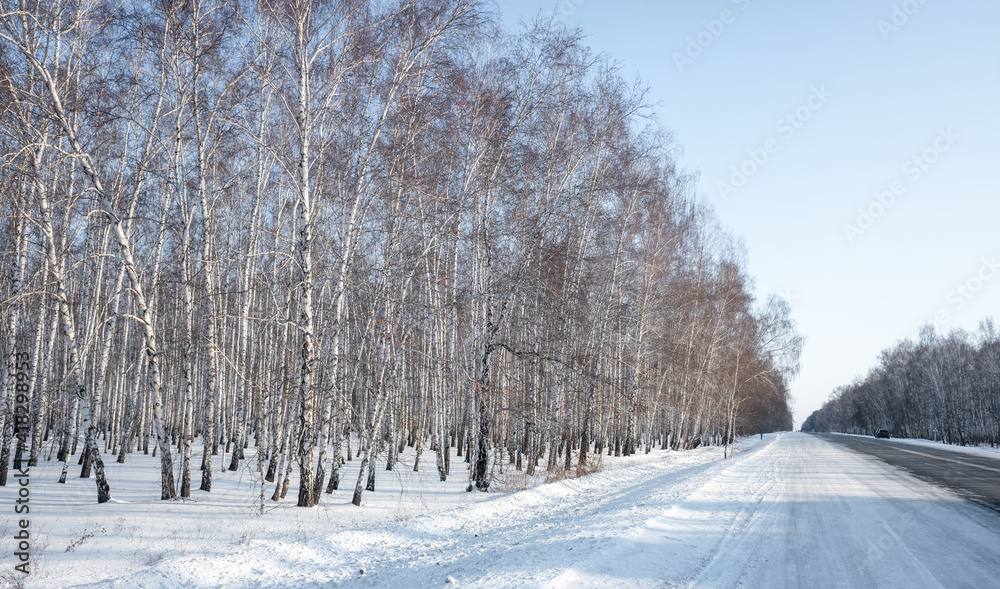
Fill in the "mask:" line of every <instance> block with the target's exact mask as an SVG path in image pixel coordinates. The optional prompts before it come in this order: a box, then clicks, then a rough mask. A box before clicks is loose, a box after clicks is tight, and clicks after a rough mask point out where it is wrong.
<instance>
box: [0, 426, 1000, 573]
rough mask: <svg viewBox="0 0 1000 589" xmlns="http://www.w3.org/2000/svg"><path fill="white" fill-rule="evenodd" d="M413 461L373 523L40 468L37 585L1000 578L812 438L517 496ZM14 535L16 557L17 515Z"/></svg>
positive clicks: (932, 521)
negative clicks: (104, 486) (416, 467)
mask: <svg viewBox="0 0 1000 589" xmlns="http://www.w3.org/2000/svg"><path fill="white" fill-rule="evenodd" d="M402 459H403V461H402V462H401V464H400V465H399V466H398V467H397V470H396V471H394V472H385V471H383V472H381V473H380V475H379V482H378V486H377V491H376V492H374V493H369V494H368V495H367V496H366V497H367V499H366V503H365V505H364V506H362V507H360V508H357V507H354V506H353V505H351V504H350V499H351V497H350V492H349V491H338V492H336V493H335V494H333V495H325V496H324V502H323V503H322V504H321V505H320V506H319V507H318V508H315V509H301V508H295V507H293V506H292V504H293V503H294V502H293V501H290V500H287V501H285V502H283V503H280V504H275V503H272V502H270V500H269V498H268V499H267V500H265V502H264V505H265V513H264V514H263V515H262V516H261V515H259V507H260V497H259V496H258V494H257V493H259V489H260V487H259V479H256V478H255V473H254V472H253V470H252V469H249V467H248V470H246V471H242V472H240V473H227V475H226V476H220V477H218V485H219V487H220V488H219V491H221V492H216V491H214V490H213V492H212V493H211V496H209V495H207V494H202V495H198V496H196V498H195V499H194V500H190V501H183V502H162V501H153V500H149V499H148V497H150V496H152V495H153V492H154V491H155V490H156V489H157V485H158V484H159V480H158V471H157V470H156V466H155V464H153V462H154V461H151V460H150V461H148V463H149V464H146V463H145V462H147V461H143V465H142V466H138V465H133V464H128V463H127V464H124V465H119V464H114V465H112V466H113V468H112V471H111V476H112V477H113V480H114V481H116V482H118V485H117V486H116V487H115V500H114V501H113V502H111V503H108V504H105V505H96V504H93V502H92V495H93V489H92V488H91V487H92V485H93V482H92V481H87V480H81V479H71V480H70V481H69V484H68V485H58V484H57V483H55V482H54V481H55V480H56V479H57V476H55V475H57V473H56V472H55V471H54V470H53V469H54V468H55V467H54V466H46V465H42V466H40V467H36V468H34V469H33V480H32V495H31V506H32V508H31V517H32V519H33V521H32V526H33V529H34V530H35V536H34V544H33V551H34V554H33V559H32V562H33V565H32V566H33V567H34V568H35V572H36V574H35V575H34V576H33V577H31V580H30V585H29V586H31V587H39V588H55V587H95V588H96V587H108V588H112V587H113V588H121V589H125V588H129V589H132V588H137V587H143V588H145V587H149V588H157V587H163V588H172V587H219V586H223V587H329V586H337V587H489V588H496V587H567V588H569V587H706V588H707V587H711V588H715V587H873V588H875V587H877V588H880V589H881V588H888V587H900V588H903V587H905V588H913V587H990V586H996V579H997V571H1000V517H998V516H997V514H996V513H994V512H993V511H990V510H988V509H986V508H984V507H981V506H978V505H976V504H973V503H969V502H966V501H963V500H961V499H960V498H958V497H957V496H955V495H954V494H952V493H951V492H949V491H946V490H944V489H941V488H937V487H935V486H933V485H930V484H928V483H925V482H923V481H920V480H918V479H916V478H914V477H912V476H910V475H908V474H906V473H904V472H902V471H899V470H896V469H893V468H892V467H889V466H887V465H885V464H884V463H882V462H880V461H878V460H876V459H874V458H869V457H865V456H862V455H860V454H856V453H853V452H851V451H849V450H846V449H844V448H841V447H839V446H837V445H834V444H831V443H828V442H825V441H823V440H820V439H818V438H816V437H814V436H810V435H808V434H801V433H786V434H777V435H770V436H765V437H764V439H762V440H760V439H756V438H751V439H745V440H742V441H740V443H739V446H738V448H737V452H736V455H735V457H733V458H729V459H723V458H722V450H721V448H716V447H710V448H699V449H697V450H694V451H689V452H670V451H659V450H654V451H653V452H651V453H650V454H647V455H636V456H633V457H630V458H618V459H610V458H608V457H605V458H604V465H605V469H604V470H603V471H601V472H597V473H594V474H591V475H589V476H585V477H582V478H579V479H566V480H561V481H556V482H552V483H548V484H541V485H538V486H535V487H532V488H528V489H525V490H521V491H512V490H511V489H510V488H508V489H507V490H508V491H510V492H507V493H489V494H483V493H466V492H465V491H464V485H465V484H466V482H467V481H465V480H464V479H463V478H462V477H453V478H452V480H450V481H449V482H447V483H440V482H439V481H437V480H436V472H433V469H429V471H430V472H428V474H427V475H424V474H423V473H416V472H413V471H412V459H413V456H406V455H403V456H402ZM407 461H410V462H409V465H410V468H407V467H406V462H407ZM247 462H248V463H252V462H253V461H252V460H248V461H247ZM356 463H357V461H354V462H353V463H348V465H351V464H356ZM47 464H49V465H51V464H55V463H47ZM355 468H356V467H355ZM349 474H350V471H348V475H349ZM515 474H516V473H515ZM348 480H349V479H348ZM223 481H225V482H223ZM507 481H508V484H511V485H514V484H516V482H515V481H516V479H515V478H514V477H513V476H511V477H510V478H509V479H507ZM525 484H526V483H525ZM16 492H17V491H16V486H11V485H8V486H7V487H6V488H3V489H0V501H4V502H6V503H8V504H13V503H12V502H13V501H14V497H13V493H16ZM294 492H295V488H294V485H293V486H292V488H291V490H290V491H289V496H290V497H294ZM3 525H4V527H5V530H6V531H5V533H4V534H3V538H4V540H3V541H4V543H5V544H6V545H5V546H4V547H3V551H4V553H5V554H8V555H10V554H12V553H13V552H14V551H15V548H14V546H13V540H12V537H13V534H14V531H15V526H16V525H17V522H16V519H15V516H14V514H13V513H12V512H11V513H9V514H6V515H5V516H4V519H3ZM10 560H11V559H10V558H8V561H10ZM8 568H9V567H8Z"/></svg>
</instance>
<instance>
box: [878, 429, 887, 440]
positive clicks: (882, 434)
mask: <svg viewBox="0 0 1000 589" xmlns="http://www.w3.org/2000/svg"><path fill="white" fill-rule="evenodd" d="M875 437H876V438H885V439H887V440H888V439H889V430H887V429H880V430H878V431H877V432H875Z"/></svg>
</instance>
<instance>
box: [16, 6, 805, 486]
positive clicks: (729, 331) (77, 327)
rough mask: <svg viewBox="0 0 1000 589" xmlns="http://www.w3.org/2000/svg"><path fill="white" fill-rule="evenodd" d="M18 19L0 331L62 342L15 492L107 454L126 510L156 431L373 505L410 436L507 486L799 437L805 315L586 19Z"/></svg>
mask: <svg viewBox="0 0 1000 589" xmlns="http://www.w3.org/2000/svg"><path fill="white" fill-rule="evenodd" d="M0 6H2V9H0V158H2V159H0V214H2V220H3V225H2V230H0V254H2V262H3V266H2V269H3V280H2V282H0V284H2V286H0V313H2V317H3V321H2V326H0V342H2V346H3V350H2V351H3V357H4V359H5V364H6V363H7V362H12V361H13V358H14V355H15V354H16V353H20V352H28V353H30V358H31V367H30V370H29V371H28V374H29V375H30V387H29V390H30V395H31V396H30V400H29V404H30V427H29V428H25V429H24V430H23V431H22V430H21V429H20V428H19V429H18V432H19V435H18V436H14V435H13V434H14V429H13V421H14V420H13V418H12V416H13V413H12V412H13V410H14V406H13V403H14V399H15V398H16V397H15V395H14V389H15V386H16V383H15V382H14V379H13V378H12V377H11V376H10V373H9V371H4V376H3V379H4V380H3V381H2V382H0V385H2V387H0V394H2V398H0V403H2V407H3V411H2V413H0V422H2V423H0V430H2V432H3V440H2V446H0V453H2V456H0V484H3V482H4V479H5V477H6V472H7V469H8V468H9V465H10V464H11V455H12V454H13V460H14V464H15V465H20V464H22V462H27V463H29V464H32V465H33V464H37V462H38V460H50V459H52V458H53V457H55V458H56V459H57V460H61V461H63V462H64V466H63V470H62V477H63V481H65V480H66V476H67V471H68V469H69V465H70V461H71V458H72V457H76V458H75V461H76V463H77V464H78V465H79V466H81V467H82V471H81V474H82V476H85V477H89V476H94V478H95V480H96V482H97V489H98V501H106V500H107V499H108V498H109V497H110V496H111V492H112V491H113V487H114V481H109V480H108V476H107V473H106V471H105V468H104V461H105V460H109V459H111V460H117V461H119V462H123V461H125V459H126V457H127V456H128V455H129V454H134V453H136V452H142V453H143V454H150V453H152V454H154V455H158V458H157V459H158V460H159V461H160V468H161V472H162V485H161V486H162V493H161V496H162V498H163V499H170V498H174V497H176V496H178V495H180V496H183V497H187V496H189V495H190V494H191V493H192V486H195V487H199V488H200V489H201V490H203V491H210V490H211V488H212V480H213V479H212V477H213V474H221V473H224V472H228V471H234V470H236V469H238V468H241V461H243V460H244V450H245V449H247V448H249V447H250V445H251V444H252V445H254V446H255V447H256V448H257V450H258V451H259V452H258V456H260V458H261V460H260V461H259V465H251V466H252V468H259V469H260V475H261V476H262V477H263V478H264V479H266V480H267V481H270V482H273V483H274V487H273V496H272V498H273V499H274V500H280V499H281V498H282V497H284V496H285V493H286V492H287V490H288V488H289V483H290V481H291V480H292V478H293V475H294V474H295V472H296V470H297V472H298V477H297V479H298V497H297V503H298V505H301V506H311V505H315V504H316V503H317V502H318V501H319V500H320V497H321V496H322V494H323V493H324V492H327V493H329V492H333V491H335V490H337V489H339V487H340V486H341V484H342V481H341V477H340V468H341V466H342V464H343V461H344V459H345V458H347V459H350V458H352V457H356V458H359V459H360V460H361V462H362V467H361V474H360V476H359V478H358V480H357V481H352V482H350V485H351V487H350V489H352V490H353V493H354V495H353V499H354V501H355V503H358V504H360V501H361V496H362V493H363V492H364V490H365V489H366V488H371V486H372V485H373V481H374V476H375V466H374V465H375V459H376V457H381V458H384V459H385V460H386V462H387V466H388V468H389V469H392V468H397V467H398V465H397V464H396V456H397V454H398V453H399V452H400V451H401V449H402V448H404V447H405V446H410V447H414V448H415V449H416V456H417V463H416V464H414V468H419V467H420V466H421V463H420V457H421V456H422V454H421V453H422V451H424V450H426V451H428V452H430V453H432V454H431V455H432V456H433V458H432V460H433V467H432V468H436V469H437V472H438V473H439V475H440V478H441V480H445V479H446V478H447V477H449V476H455V471H456V469H455V464H454V462H455V460H454V459H453V457H452V452H454V454H455V457H462V459H464V461H465V462H466V463H468V466H467V470H465V471H464V472H461V471H460V472H459V474H457V476H461V477H468V481H469V488H470V490H471V489H473V488H477V489H480V490H487V489H488V488H489V486H490V483H491V481H492V480H493V478H494V476H495V473H496V470H497V467H498V465H500V464H501V462H503V463H504V464H508V463H509V464H510V465H511V468H516V469H525V470H527V472H528V473H533V472H535V471H536V469H538V468H543V469H547V470H558V469H570V468H575V467H577V466H578V465H585V464H587V462H588V461H590V460H592V459H593V457H592V455H593V454H595V453H602V452H606V453H608V454H615V455H622V454H624V455H629V454H633V453H635V452H639V451H642V450H645V451H647V452H648V451H649V450H650V448H652V447H653V446H654V445H659V446H662V447H665V448H666V447H672V448H675V449H681V448H693V447H696V446H698V445H702V444H723V445H728V444H729V443H731V442H732V441H733V439H734V436H735V435H738V434H753V433H757V432H763V431H771V430H778V429H790V428H791V426H792V423H791V414H790V412H789V408H788V390H787V384H786V381H787V378H788V377H789V376H790V375H791V374H793V373H794V372H795V370H796V369H797V364H798V355H799V350H800V348H801V345H802V340H801V338H800V337H799V336H798V335H797V334H796V332H795V328H794V325H793V323H792V321H791V319H790V318H789V309H788V305H787V304H786V303H785V302H784V301H782V300H781V299H778V298H774V297H772V298H770V299H768V300H766V301H763V302H758V301H755V299H754V296H753V292H752V291H753V288H752V281H751V280H750V278H749V277H748V276H747V275H746V270H745V266H746V263H745V255H744V254H743V253H742V251H741V249H740V247H739V246H738V244H736V243H734V241H733V240H732V239H731V238H729V237H728V236H727V235H726V234H725V233H724V232H723V231H722V230H720V229H719V228H718V227H717V225H716V222H715V220H714V218H713V216H712V214H711V212H710V211H709V210H707V209H706V207H705V206H703V205H701V204H699V202H698V201H697V199H696V198H695V196H694V181H693V178H692V177H691V176H690V175H686V174H683V173H681V172H680V171H678V170H677V168H676V166H675V155H674V154H675V151H676V149H677V147H676V146H675V145H674V144H673V143H672V142H671V140H670V138H669V136H667V135H665V134H664V133H662V132H660V131H658V130H657V129H656V127H655V126H654V125H652V124H651V123H650V120H651V119H650V115H651V112H650V109H649V108H648V107H647V105H646V104H645V90H644V89H643V87H641V86H640V85H638V84H636V83H631V82H628V81H627V80H625V79H623V78H622V77H621V75H620V74H619V72H618V71H617V69H616V68H615V66H614V64H613V63H611V62H610V61H609V60H608V59H607V58H605V57H602V56H595V55H593V54H592V53H591V52H590V51H589V50H588V49H587V48H586V47H585V45H584V44H583V42H582V40H581V38H580V36H579V34H578V33H576V32H573V31H567V30H565V29H564V28H560V27H559V26H556V25H555V24H553V23H551V22H547V21H545V20H539V21H537V22H534V23H531V24H529V25H526V26H525V27H523V30H522V31H521V32H519V33H508V32H506V31H504V30H503V29H502V28H501V26H500V21H499V18H498V17H497V16H496V15H494V14H492V13H490V12H489V11H488V10H486V9H485V8H484V6H482V5H480V4H478V3H476V2H473V1H469V0H392V1H388V0H387V1H384V2H382V1H378V2H377V1H374V0H372V1H363V0H330V1H320V0H280V1H278V0H274V1H271V0H260V1H257V2H250V1H240V0H187V1H179V2H166V1H163V2H161V1H139V2H126V3H120V2H106V1H103V0H74V1H69V0H65V1H60V0H55V1H53V0H46V1H33V0H19V1H7V0H4V1H3V2H2V4H0ZM195 443H198V444H200V445H201V446H202V448H203V451H204V452H203V455H204V458H203V460H202V461H201V462H200V463H198V464H192V463H193V462H194V458H193V456H195V453H194V452H193V445H194V444H195ZM463 468H465V467H463ZM193 470H194V471H195V472H197V471H199V470H200V480H192V471H193ZM92 471H93V472H92Z"/></svg>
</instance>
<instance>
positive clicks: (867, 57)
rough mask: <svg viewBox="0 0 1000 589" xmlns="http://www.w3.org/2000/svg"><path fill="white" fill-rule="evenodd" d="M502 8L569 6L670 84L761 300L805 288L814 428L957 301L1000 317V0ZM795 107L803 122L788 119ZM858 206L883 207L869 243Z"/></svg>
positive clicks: (745, 0)
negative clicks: (895, 348) (836, 400)
mask: <svg viewBox="0 0 1000 589" xmlns="http://www.w3.org/2000/svg"><path fill="white" fill-rule="evenodd" d="M499 5H500V7H501V9H502V10H503V11H504V18H505V20H506V21H507V22H509V23H511V24H512V25H513V23H515V22H516V21H517V20H518V19H520V18H531V17H533V16H534V15H536V14H538V13H539V11H545V12H549V11H553V10H555V11H556V12H557V13H558V14H560V15H561V17H562V18H564V19H565V20H566V22H567V23H569V24H570V25H572V26H578V27H580V28H582V29H583V30H584V32H585V33H586V34H587V35H588V42H589V45H590V46H591V47H592V48H593V49H594V50H595V51H597V52H604V53H607V54H609V55H610V56H612V57H613V58H615V59H616V60H618V61H620V62H621V64H622V66H623V72H624V73H625V74H626V76H628V77H631V76H632V75H634V74H636V73H638V74H639V75H641V77H642V79H643V80H644V81H645V82H646V83H648V84H649V85H650V86H651V87H652V99H653V100H654V101H656V102H659V103H660V106H659V108H658V115H659V120H660V121H661V123H662V124H663V126H664V127H665V128H667V129H670V130H672V131H673V132H674V135H675V138H676V140H677V142H678V143H679V144H680V145H681V146H682V147H683V148H684V153H683V156H682V158H681V162H682V165H683V166H684V167H685V168H686V169H688V170H697V171H700V174H701V179H700V183H699V194H701V195H702V198H704V199H706V200H708V201H710V202H712V203H713V204H714V207H715V209H716V211H717V213H718V216H719V218H720V219H721V221H722V222H723V224H724V225H726V226H727V227H729V228H730V230H731V231H732V232H733V233H734V234H735V235H738V236H741V237H742V238H743V239H744V241H745V243H746V245H747V247H748V249H749V251H750V271H751V273H752V274H753V275H754V276H755V277H756V279H757V286H758V294H759V295H760V296H761V298H763V297H764V296H765V295H766V293H768V292H780V293H782V294H784V295H785V296H786V298H789V299H790V300H791V302H792V308H793V314H794V318H795V319H796V321H797V322H798V325H799V329H800V331H801V332H802V333H803V334H804V335H805V336H807V337H808V339H809V341H808V343H807V345H806V348H805V352H804V354H803V357H802V372H801V374H800V376H799V377H798V378H797V379H796V380H795V381H794V382H793V383H792V394H793V395H794V397H795V404H794V410H795V419H796V423H797V424H799V423H801V422H802V420H803V419H805V417H807V416H808V414H809V413H810V412H812V411H813V410H815V409H818V408H819V406H820V405H821V404H822V402H823V401H824V400H825V399H826V398H827V397H828V396H829V394H830V393H831V392H832V390H833V388H834V387H836V386H838V385H841V384H847V383H848V382H850V381H851V380H852V379H853V378H854V377H855V376H858V375H862V374H864V373H865V372H866V371H867V370H868V369H869V368H870V367H871V366H873V365H874V364H875V363H876V362H877V358H878V354H879V352H880V350H882V349H883V348H885V347H888V346H889V345H891V344H893V343H894V342H895V341H896V340H898V339H901V338H904V337H916V334H917V332H918V329H919V327H920V325H921V324H923V323H925V322H928V321H933V320H934V317H935V315H936V314H938V313H939V312H943V313H944V314H946V316H947V318H946V320H945V322H943V323H942V326H944V327H946V328H949V329H950V328H955V327H960V328H965V329H969V330H974V329H976V327H977V325H978V323H979V321H980V320H981V319H983V318H985V317H987V316H991V315H992V316H994V317H996V318H998V319H1000V269H998V270H997V271H995V272H994V271H993V270H992V269H991V266H992V265H993V263H994V262H992V260H997V261H1000V240H998V237H1000V232H998V231H997V224H998V222H1000V190H998V179H997V174H998V172H1000V114H998V112H997V109H998V108H1000V2H997V1H996V0H957V1H956V0H953V1H950V2H949V1H945V0H923V1H922V2H921V1H920V0H906V1H901V0H841V1H839V2H802V1H801V0H797V1H796V0H711V1H695V0H668V1H664V2H651V1H637V0H632V1H627V0H620V1H617V2H608V1H601V0H563V1H562V2H561V3H557V2H555V1H551V0H541V1H539V0H534V1H532V0H512V1H502V0H501V1H500V2H499ZM726 10H728V11H730V12H729V13H725V14H724V12H723V11H726ZM907 13H910V14H907ZM723 17H724V20H726V21H728V24H727V23H722V22H717V23H712V22H711V21H713V20H719V21H721V20H723ZM706 21H707V24H706ZM894 21H895V24H893V23H894ZM720 24H722V25H723V26H722V27H720V26H719V25H720ZM897 25H898V26H897ZM711 29H714V32H713V31H712V30H711ZM699 35H701V37H700V40H701V41H702V45H705V47H704V48H701V47H699V46H694V47H691V49H690V51H689V45H690V41H689V38H691V39H693V40H694V42H695V43H696V44H697V43H698V40H699ZM699 48H701V49H702V50H701V52H700V53H699V52H698V51H697V49H699ZM678 55H679V56H682V59H681V60H680V62H681V63H680V66H678ZM684 57H686V58H687V59H683V58H684ZM814 89H815V90H818V91H819V93H820V94H823V95H824V100H825V102H824V101H822V100H820V99H819V98H818V97H817V98H812V100H811V101H810V96H811V95H812V94H813V93H814ZM796 113H798V117H799V118H801V119H805V121H804V122H800V121H799V120H797V119H796ZM789 114H790V115H792V117H793V120H794V122H795V125H796V126H795V127H791V126H790V125H788V124H782V125H780V126H779V121H780V120H782V119H784V118H785V117H786V115H789ZM793 131H794V132H793ZM768 150H769V151H771V152H772V153H767V151H768ZM765 154H766V155H767V161H766V163H764V164H763V165H762V166H758V165H757V164H755V163H754V162H753V161H752V159H751V158H752V155H755V156H756V158H757V159H758V160H759V161H763V155H765ZM915 157H916V158H918V161H916V162H914V161H912V160H913V158H915ZM921 160H922V161H921ZM908 162H909V163H908ZM734 166H735V167H745V169H746V170H747V171H750V172H751V174H749V175H747V176H746V177H745V179H743V178H740V177H739V176H737V177H736V178H733V168H734ZM755 167H756V168H757V169H756V170H755V169H754V168H755ZM918 172H919V177H918ZM734 180H735V182H734ZM720 183H725V184H726V185H727V186H722V185H721V184H720ZM894 183H896V185H895V188H896V189H897V192H898V196H896V197H895V198H894V200H892V201H891V206H889V207H888V208H884V207H883V209H882V210H881V211H880V210H879V207H880V206H881V205H880V204H877V203H878V201H877V199H876V193H878V192H882V191H888V190H891V189H892V188H893V184H894ZM736 184H742V185H741V186H739V187H736ZM729 187H732V188H733V190H730V189H729ZM883 198H885V199H887V200H888V197H885V196H883ZM860 207H865V208H869V207H872V211H873V212H874V213H877V214H879V215H880V216H878V217H877V218H875V219H873V220H872V223H871V225H870V226H868V227H867V228H864V229H863V230H861V231H860V233H858V232H852V234H853V237H854V239H853V241H851V239H850V238H849V237H848V234H847V233H848V232H847V231H846V230H845V226H846V225H848V224H852V225H855V226H857V225H858V217H859V214H858V209H859V208H860ZM859 229H861V228H860V227H859ZM984 259H985V260H986V261H989V262H990V263H986V262H984ZM980 274H981V276H982V278H984V279H981V278H977V275H980ZM970 281H971V282H970ZM960 285H966V293H965V294H962V293H960V292H959V290H958V287H959V286H960ZM969 289H972V290H977V289H978V291H977V292H975V293H973V292H971V290H969Z"/></svg>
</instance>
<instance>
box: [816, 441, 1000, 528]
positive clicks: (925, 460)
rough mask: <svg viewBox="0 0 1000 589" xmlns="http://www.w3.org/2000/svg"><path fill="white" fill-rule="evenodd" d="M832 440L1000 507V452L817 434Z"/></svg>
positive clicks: (975, 499)
mask: <svg viewBox="0 0 1000 589" xmlns="http://www.w3.org/2000/svg"><path fill="white" fill-rule="evenodd" d="M816 436H817V437H820V438H822V439H824V440H827V441H829V442H833V443H836V444H839V445H842V446H846V447H847V448H850V449H851V450H854V451H855V452H860V453H862V454H868V455H871V456H874V457H876V458H878V459H879V460H882V461H883V462H886V463H888V464H891V465H893V466H897V467H900V468H903V469H906V470H908V471H910V472H911V473H913V474H914V475H916V476H918V477H920V478H922V479H924V480H927V481H930V482H932V483H934V484H937V485H942V486H945V487H948V488H950V489H952V490H954V491H956V492H958V494H959V495H961V496H963V497H965V498H967V499H970V500H973V501H976V502H978V503H982V504H985V505H988V506H990V507H992V508H993V509H996V510H997V511H1000V456H998V457H997V458H994V457H992V456H980V455H977V454H969V453H965V452H957V451H954V450H948V449H947V448H944V447H935V446H925V445H919V444H907V443H905V442H894V441H892V440H885V439H876V438H874V437H871V438H867V437H861V436H845V435H837V434H816Z"/></svg>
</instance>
